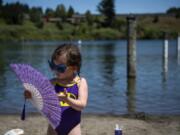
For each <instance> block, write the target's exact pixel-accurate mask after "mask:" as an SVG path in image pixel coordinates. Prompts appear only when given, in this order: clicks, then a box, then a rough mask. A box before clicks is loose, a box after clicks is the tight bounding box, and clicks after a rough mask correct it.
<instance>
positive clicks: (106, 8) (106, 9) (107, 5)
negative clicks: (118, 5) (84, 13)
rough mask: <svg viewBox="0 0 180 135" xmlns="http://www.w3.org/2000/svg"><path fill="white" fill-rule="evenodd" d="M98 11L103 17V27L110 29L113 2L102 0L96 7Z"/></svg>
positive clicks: (112, 17) (113, 9)
mask: <svg viewBox="0 0 180 135" xmlns="http://www.w3.org/2000/svg"><path fill="white" fill-rule="evenodd" d="M97 8H98V11H99V12H100V13H101V14H102V15H104V17H105V20H104V24H103V25H104V26H105V27H111V26H112V24H113V22H114V20H115V7H114V0H102V1H101V2H100V3H99V5H98V6H97Z"/></svg>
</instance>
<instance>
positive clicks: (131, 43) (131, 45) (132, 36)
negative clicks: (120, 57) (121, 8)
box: [127, 15, 136, 78]
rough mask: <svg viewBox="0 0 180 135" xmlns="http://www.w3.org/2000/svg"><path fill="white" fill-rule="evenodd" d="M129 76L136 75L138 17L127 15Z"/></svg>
mask: <svg viewBox="0 0 180 135" xmlns="http://www.w3.org/2000/svg"><path fill="white" fill-rule="evenodd" d="M127 77H128V78H135V77H136V18H135V17H134V16H132V15H130V16H128V17H127Z"/></svg>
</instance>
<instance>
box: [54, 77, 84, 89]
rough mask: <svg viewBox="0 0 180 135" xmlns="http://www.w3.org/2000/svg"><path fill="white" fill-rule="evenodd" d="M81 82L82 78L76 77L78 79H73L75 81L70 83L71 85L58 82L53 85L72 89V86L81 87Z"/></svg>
mask: <svg viewBox="0 0 180 135" xmlns="http://www.w3.org/2000/svg"><path fill="white" fill-rule="evenodd" d="M80 81H81V78H80V77H79V76H76V77H75V78H74V79H73V81H72V82H71V83H69V84H62V83H60V82H57V81H55V82H53V84H54V85H56V84H57V85H59V86H62V87H72V86H74V85H75V84H77V85H78V87H79V86H80Z"/></svg>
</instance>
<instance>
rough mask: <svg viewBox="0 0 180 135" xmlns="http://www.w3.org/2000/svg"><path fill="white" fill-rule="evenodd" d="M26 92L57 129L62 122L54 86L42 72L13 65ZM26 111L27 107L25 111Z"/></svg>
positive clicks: (23, 65) (25, 66)
mask: <svg viewBox="0 0 180 135" xmlns="http://www.w3.org/2000/svg"><path fill="white" fill-rule="evenodd" d="M10 66H11V68H12V69H13V71H14V72H15V73H16V75H17V76H18V78H19V79H20V81H21V82H22V83H23V86H24V88H25V89H26V90H29V91H30V92H31V95H32V99H30V100H31V102H32V104H33V105H34V106H35V107H36V108H37V109H38V110H39V111H40V112H41V114H42V115H44V116H45V117H46V118H47V119H48V121H49V122H50V124H51V125H52V127H53V128H54V129H55V128H56V127H57V126H58V125H59V123H60V121H61V108H60V105H59V100H58V97H57V96H56V93H55V90H54V86H53V85H52V84H51V82H50V81H49V80H48V79H47V78H46V77H45V76H43V75H42V74H41V73H40V72H38V71H37V70H35V69H34V68H32V67H31V66H30V65H26V64H11V65H10ZM23 110H24V111H25V105H24V109H23Z"/></svg>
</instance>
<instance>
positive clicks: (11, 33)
mask: <svg viewBox="0 0 180 135" xmlns="http://www.w3.org/2000/svg"><path fill="white" fill-rule="evenodd" d="M117 24H118V25H116V26H115V28H103V27H100V26H99V25H98V23H96V22H94V23H93V24H92V25H88V24H87V23H86V22H82V23H80V24H78V25H73V24H70V23H62V24H61V25H60V26H59V25H57V24H56V23H50V22H45V23H44V24H43V28H38V27H37V26H36V25H35V24H34V23H32V22H31V21H28V20H26V21H25V22H24V23H23V25H7V24H5V22H4V21H3V20H2V19H1V20H0V32H1V35H0V41H22V40H75V39H82V40H87V39H88V40H91V39H92V40H97V39H98V40H101V39H106V40H110V39H125V38H126V18H125V17H118V18H117ZM179 24H180V18H175V17H173V16H169V17H168V16H159V17H158V18H157V17H155V16H143V17H141V16H139V17H138V18H137V37H138V38H139V39H159V38H163V32H164V31H166V32H169V33H170V36H171V37H172V38H176V36H177V33H178V32H180V25H179Z"/></svg>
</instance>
